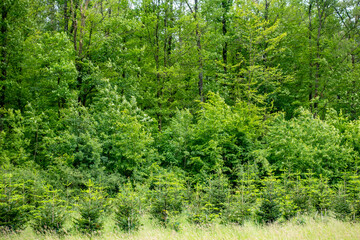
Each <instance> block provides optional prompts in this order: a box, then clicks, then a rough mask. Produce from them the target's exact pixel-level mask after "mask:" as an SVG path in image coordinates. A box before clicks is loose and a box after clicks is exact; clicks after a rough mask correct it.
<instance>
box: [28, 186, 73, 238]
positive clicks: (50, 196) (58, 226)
mask: <svg viewBox="0 0 360 240" xmlns="http://www.w3.org/2000/svg"><path fill="white" fill-rule="evenodd" d="M43 188H44V193H43V195H41V196H39V200H38V202H37V204H38V207H37V209H36V210H35V211H34V222H33V224H32V227H33V229H34V230H35V231H36V232H39V233H46V232H48V231H50V232H55V233H62V232H64V229H63V228H64V222H65V213H66V209H65V205H64V203H65V201H64V200H62V199H61V198H60V195H59V190H56V189H53V187H52V186H50V185H46V186H43Z"/></svg>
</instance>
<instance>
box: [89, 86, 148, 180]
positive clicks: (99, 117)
mask: <svg viewBox="0 0 360 240" xmlns="http://www.w3.org/2000/svg"><path fill="white" fill-rule="evenodd" d="M104 85H105V86H104V87H103V88H102V89H100V92H99V94H98V97H97V98H96V99H95V100H94V104H93V105H91V111H92V116H93V117H94V120H95V121H96V133H97V136H98V137H99V141H100V142H101V144H102V154H101V164H102V165H103V166H105V167H106V168H107V170H108V171H110V172H112V171H115V172H119V173H121V174H123V175H125V176H128V177H130V176H131V175H132V173H133V172H134V171H137V170H139V169H140V168H141V167H144V168H145V167H146V166H148V164H149V162H150V160H151V158H152V157H153V155H154V150H153V149H152V142H153V138H152V137H151V135H150V133H149V128H150V127H151V122H152V119H151V118H150V117H149V116H147V115H146V114H145V113H143V112H142V111H141V110H140V109H139V108H138V107H137V105H136V101H135V99H134V98H132V99H131V100H130V101H127V100H126V99H125V98H124V97H122V96H121V95H119V94H118V93H117V88H116V87H112V86H111V85H110V84H109V83H108V82H107V81H105V82H104ZM146 130H148V131H146Z"/></svg>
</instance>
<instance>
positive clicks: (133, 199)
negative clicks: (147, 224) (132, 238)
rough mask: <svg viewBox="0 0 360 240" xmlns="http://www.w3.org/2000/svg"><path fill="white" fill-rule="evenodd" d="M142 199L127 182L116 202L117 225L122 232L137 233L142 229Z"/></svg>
mask: <svg viewBox="0 0 360 240" xmlns="http://www.w3.org/2000/svg"><path fill="white" fill-rule="evenodd" d="M140 201H141V199H140V197H139V194H138V193H137V192H136V191H135V189H134V188H133V187H132V185H131V182H130V181H129V182H127V183H126V184H125V185H124V186H123V188H122V189H120V192H119V194H118V195H117V198H116V200H115V224H116V226H117V227H118V229H120V230H121V231H126V232H129V233H130V232H132V231H137V230H138V229H139V227H140Z"/></svg>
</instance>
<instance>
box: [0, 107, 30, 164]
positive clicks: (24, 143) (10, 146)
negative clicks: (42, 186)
mask: <svg viewBox="0 0 360 240" xmlns="http://www.w3.org/2000/svg"><path fill="white" fill-rule="evenodd" d="M0 115H1V118H0V126H1V128H2V129H4V130H1V131H0V143H1V145H0V149H1V152H0V166H5V165H8V164H13V165H23V164H26V162H27V161H28V160H29V153H28V152H27V151H26V148H27V147H28V146H29V140H28V139H27V138H25V131H26V129H25V120H24V117H23V115H22V114H21V112H20V111H19V110H13V109H0Z"/></svg>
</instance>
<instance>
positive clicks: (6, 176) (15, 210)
mask: <svg viewBox="0 0 360 240" xmlns="http://www.w3.org/2000/svg"><path fill="white" fill-rule="evenodd" d="M25 191H26V185H25V183H24V182H23V183H19V182H17V181H16V179H13V175H12V174H11V173H6V172H5V171H4V172H3V175H2V177H1V179H0V229H3V230H5V231H18V230H22V229H24V228H25V226H26V223H27V222H28V213H29V210H30V208H31V206H30V205H28V204H27V202H26V200H25Z"/></svg>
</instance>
